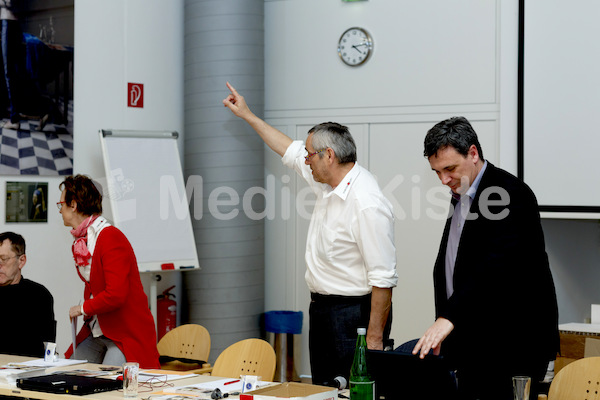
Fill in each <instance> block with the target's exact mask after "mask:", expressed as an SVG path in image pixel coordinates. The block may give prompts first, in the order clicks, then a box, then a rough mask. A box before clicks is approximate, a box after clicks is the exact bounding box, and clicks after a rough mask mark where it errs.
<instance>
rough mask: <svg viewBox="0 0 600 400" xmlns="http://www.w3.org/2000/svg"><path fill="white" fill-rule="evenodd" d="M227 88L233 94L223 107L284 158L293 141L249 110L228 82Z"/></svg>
mask: <svg viewBox="0 0 600 400" xmlns="http://www.w3.org/2000/svg"><path fill="white" fill-rule="evenodd" d="M227 87H228V88H229V90H230V91H231V94H230V95H229V96H227V97H226V98H225V99H224V100H223V105H224V106H225V107H227V108H229V109H230V110H231V112H232V113H233V114H234V115H235V116H237V117H240V118H241V119H243V120H244V121H246V122H247V123H248V125H250V126H251V127H252V129H254V130H255V131H256V133H258V135H259V136H260V137H261V138H262V140H263V141H264V142H265V143H266V144H267V146H269V147H270V148H271V149H272V150H273V151H274V152H275V153H277V154H279V155H280V156H283V155H284V154H285V151H286V150H287V148H288V147H289V145H290V144H291V143H292V139H290V138H289V137H287V136H286V135H285V134H284V133H283V132H281V131H279V130H278V129H275V128H273V127H272V126H271V125H269V124H267V123H266V122H265V121H263V120H262V119H260V118H258V117H257V116H256V115H254V113H253V112H252V111H250V108H248V105H247V104H246V100H244V96H242V95H240V94H239V93H238V92H237V91H236V90H235V88H234V87H233V86H231V84H230V83H229V82H227Z"/></svg>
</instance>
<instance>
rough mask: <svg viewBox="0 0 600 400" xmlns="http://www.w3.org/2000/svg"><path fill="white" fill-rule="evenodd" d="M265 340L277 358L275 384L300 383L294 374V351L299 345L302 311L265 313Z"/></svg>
mask: <svg viewBox="0 0 600 400" xmlns="http://www.w3.org/2000/svg"><path fill="white" fill-rule="evenodd" d="M265 330H266V331H267V339H268V341H269V343H271V346H273V349H275V354H276V356H277V366H276V368H275V378H274V381H276V382H300V378H299V377H298V374H297V373H296V365H295V356H294V353H295V351H294V349H295V347H296V345H300V339H299V337H295V335H300V334H301V333H302V311H267V312H266V313H265Z"/></svg>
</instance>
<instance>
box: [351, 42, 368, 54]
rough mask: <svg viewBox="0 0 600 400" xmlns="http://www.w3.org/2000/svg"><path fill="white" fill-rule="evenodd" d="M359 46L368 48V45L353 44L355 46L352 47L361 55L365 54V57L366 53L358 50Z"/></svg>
mask: <svg viewBox="0 0 600 400" xmlns="http://www.w3.org/2000/svg"><path fill="white" fill-rule="evenodd" d="M358 46H367V44H366V43H361V44H353V45H352V48H353V49H354V50H356V51H358V52H359V53H360V54H363V55H364V54H365V53H364V52H363V51H361V50H360V49H359V48H358Z"/></svg>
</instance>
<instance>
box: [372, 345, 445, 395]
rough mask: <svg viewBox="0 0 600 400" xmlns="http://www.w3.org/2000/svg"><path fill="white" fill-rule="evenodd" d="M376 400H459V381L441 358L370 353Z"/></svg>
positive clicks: (400, 353) (391, 352) (385, 352)
mask: <svg viewBox="0 0 600 400" xmlns="http://www.w3.org/2000/svg"><path fill="white" fill-rule="evenodd" d="M367 357H368V358H367V360H368V370H369V373H370V374H371V376H372V378H373V379H374V381H375V392H376V394H377V399H379V400H390V399H404V398H406V399H425V400H427V399H436V400H437V399H444V400H450V399H456V381H455V379H454V375H453V374H452V372H451V371H450V370H449V369H448V367H447V366H446V362H445V360H444V359H443V358H442V357H436V356H433V355H428V356H426V357H425V358H424V359H420V358H419V357H418V356H415V355H412V354H410V353H402V352H396V351H379V350H368V352H367Z"/></svg>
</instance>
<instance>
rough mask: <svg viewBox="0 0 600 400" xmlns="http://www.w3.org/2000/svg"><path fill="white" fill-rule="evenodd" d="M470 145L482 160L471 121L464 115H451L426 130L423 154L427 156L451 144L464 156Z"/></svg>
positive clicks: (467, 152)
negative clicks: (475, 149)
mask: <svg viewBox="0 0 600 400" xmlns="http://www.w3.org/2000/svg"><path fill="white" fill-rule="evenodd" d="M472 145H475V147H476V148H477V151H478V152H479V158H480V159H481V160H482V161H483V160H484V158H483V150H481V145H480V144H479V139H477V134H476V133H475V130H474V129H473V127H472V126H471V123H470V122H469V121H468V120H467V119H466V118H465V117H452V118H448V119H446V120H444V121H441V122H438V123H437V124H435V125H434V126H433V128H431V129H430V130H429V131H428V132H427V135H425V146H424V148H425V149H424V151H423V155H424V156H425V157H426V158H429V157H431V156H434V155H436V154H437V152H438V151H439V150H443V149H445V148H446V147H448V146H451V147H453V148H454V149H455V150H456V151H457V152H458V153H459V154H461V155H463V156H465V157H466V156H467V154H469V149H470V148H471V146H472Z"/></svg>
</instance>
